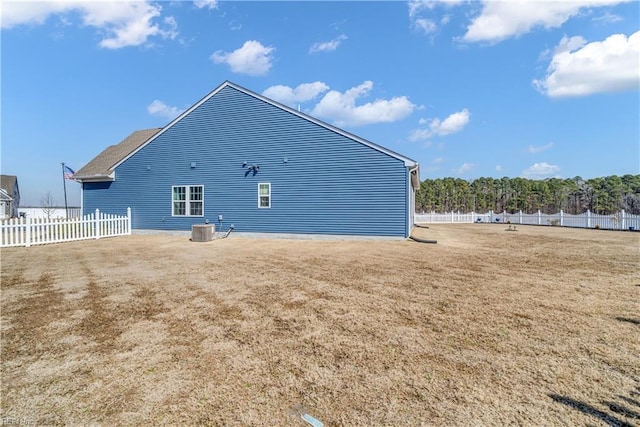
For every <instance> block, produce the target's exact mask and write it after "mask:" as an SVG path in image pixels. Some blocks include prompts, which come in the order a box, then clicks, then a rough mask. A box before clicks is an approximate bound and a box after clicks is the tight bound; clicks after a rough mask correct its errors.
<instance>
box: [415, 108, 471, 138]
mask: <svg viewBox="0 0 640 427" xmlns="http://www.w3.org/2000/svg"><path fill="white" fill-rule="evenodd" d="M470 118H471V113H470V112H469V110H467V109H466V108H464V109H463V110H462V111H458V112H457V113H452V114H450V115H449V116H448V117H447V118H446V119H444V120H440V119H420V120H419V121H418V123H419V124H421V125H425V124H428V127H427V128H425V129H415V130H413V131H412V132H411V133H410V134H409V140H410V141H422V140H425V139H429V138H431V137H432V136H435V135H438V136H445V135H449V134H452V133H456V132H460V131H461V130H462V129H464V127H465V126H466V125H467V124H468V123H469V121H470Z"/></svg>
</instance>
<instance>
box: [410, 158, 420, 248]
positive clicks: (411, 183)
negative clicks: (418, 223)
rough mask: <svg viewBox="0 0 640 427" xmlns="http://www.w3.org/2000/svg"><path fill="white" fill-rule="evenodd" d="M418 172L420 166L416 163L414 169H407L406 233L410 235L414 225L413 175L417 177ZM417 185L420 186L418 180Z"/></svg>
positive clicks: (414, 191)
mask: <svg viewBox="0 0 640 427" xmlns="http://www.w3.org/2000/svg"><path fill="white" fill-rule="evenodd" d="M419 170H420V164H419V163H416V164H415V166H414V167H412V168H411V167H410V168H409V196H410V197H411V196H413V197H411V199H410V200H409V221H408V233H409V235H411V230H412V229H413V225H414V224H415V220H414V218H415V213H416V197H415V193H416V190H414V188H413V173H414V172H415V173H416V176H417V175H418V171H419ZM418 185H420V180H419V179H418Z"/></svg>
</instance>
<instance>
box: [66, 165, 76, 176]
mask: <svg viewBox="0 0 640 427" xmlns="http://www.w3.org/2000/svg"><path fill="white" fill-rule="evenodd" d="M74 174H75V171H74V170H73V169H71V168H70V167H69V166H66V165H65V167H64V179H73V175H74Z"/></svg>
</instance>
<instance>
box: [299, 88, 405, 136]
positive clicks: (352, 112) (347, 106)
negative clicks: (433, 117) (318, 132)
mask: <svg viewBox="0 0 640 427" xmlns="http://www.w3.org/2000/svg"><path fill="white" fill-rule="evenodd" d="M372 88H373V82H371V81H365V82H364V83H362V84H361V85H359V86H356V87H353V88H351V89H349V90H347V91H345V92H344V93H340V92H338V91H336V90H332V91H329V92H328V93H327V94H326V95H325V96H324V97H323V98H322V99H321V100H320V102H319V103H318V104H316V106H315V107H314V108H313V110H312V111H311V114H313V115H314V116H317V117H321V118H324V119H326V120H329V121H331V122H332V123H334V124H335V125H336V126H363V125H368V124H372V123H390V122H395V121H398V120H401V119H403V118H405V117H406V116H408V115H409V114H411V113H412V112H413V109H414V108H415V105H414V104H412V103H411V102H410V101H409V99H408V98H407V97H406V96H398V97H393V98H391V99H389V100H387V99H376V100H375V101H373V102H368V103H366V104H362V105H356V101H357V99H358V98H360V97H362V96H365V95H367V94H368V93H369V92H370V91H371V89H372Z"/></svg>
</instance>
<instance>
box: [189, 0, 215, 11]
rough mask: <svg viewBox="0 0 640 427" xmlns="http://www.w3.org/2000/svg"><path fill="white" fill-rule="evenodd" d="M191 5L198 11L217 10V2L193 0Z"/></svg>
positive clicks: (212, 0)
mask: <svg viewBox="0 0 640 427" xmlns="http://www.w3.org/2000/svg"><path fill="white" fill-rule="evenodd" d="M193 5H194V6H195V7H197V8H198V9H204V8H205V7H206V8H207V9H217V8H218V0H195V1H194V2H193Z"/></svg>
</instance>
